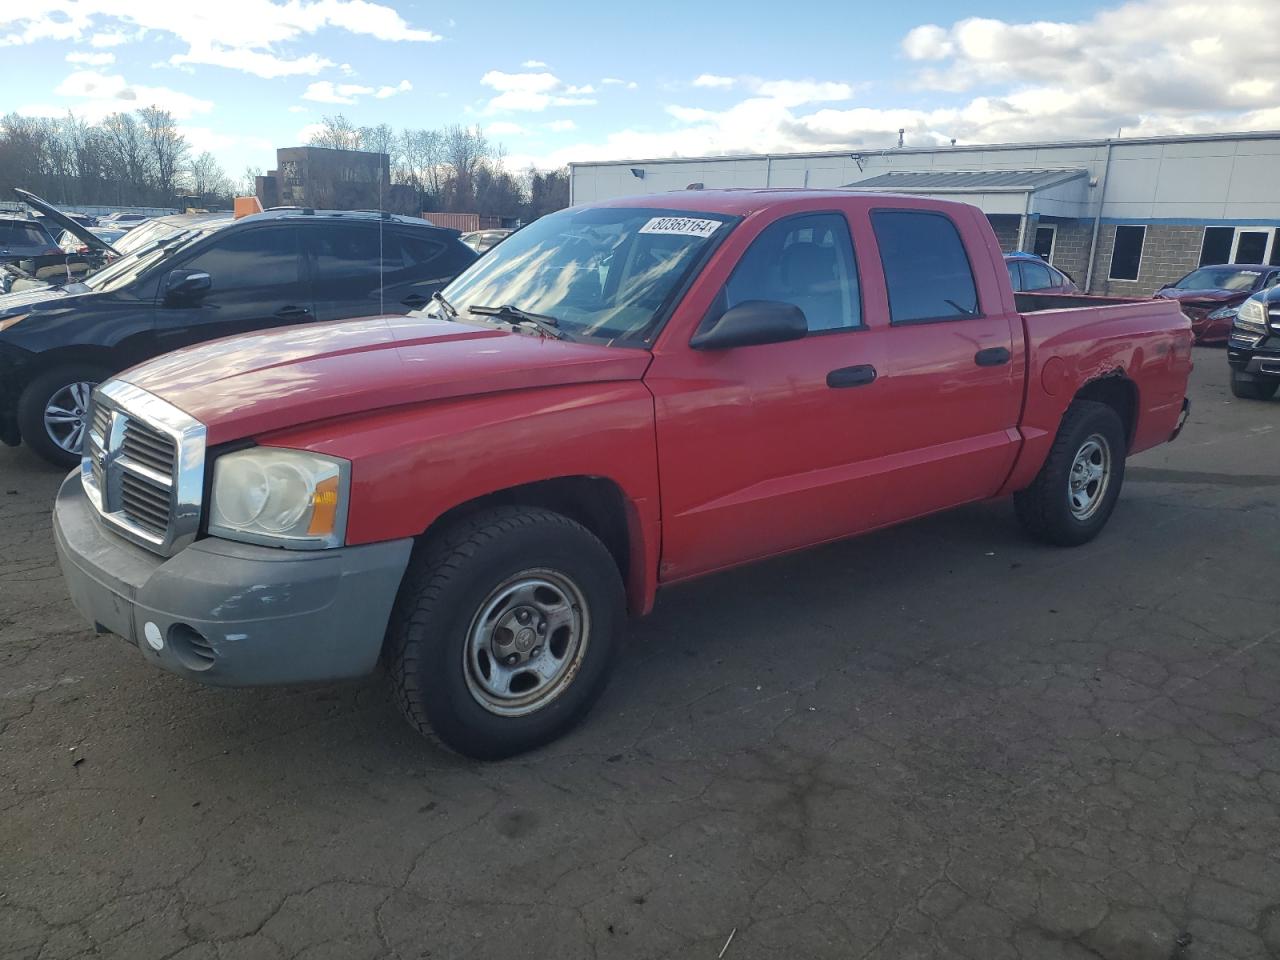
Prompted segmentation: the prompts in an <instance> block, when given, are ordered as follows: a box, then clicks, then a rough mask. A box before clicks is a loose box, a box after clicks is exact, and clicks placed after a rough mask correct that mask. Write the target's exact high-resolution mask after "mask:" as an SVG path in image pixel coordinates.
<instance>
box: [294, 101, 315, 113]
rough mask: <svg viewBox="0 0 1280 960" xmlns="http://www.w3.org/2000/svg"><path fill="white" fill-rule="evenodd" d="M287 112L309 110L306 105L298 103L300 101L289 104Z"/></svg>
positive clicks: (307, 111) (304, 111) (305, 111)
mask: <svg viewBox="0 0 1280 960" xmlns="http://www.w3.org/2000/svg"><path fill="white" fill-rule="evenodd" d="M289 112H290V113H310V112H311V111H309V110H308V109H307V108H306V107H304V106H303V105H302V104H300V103H295V104H294V105H293V106H291V107H290V108H289Z"/></svg>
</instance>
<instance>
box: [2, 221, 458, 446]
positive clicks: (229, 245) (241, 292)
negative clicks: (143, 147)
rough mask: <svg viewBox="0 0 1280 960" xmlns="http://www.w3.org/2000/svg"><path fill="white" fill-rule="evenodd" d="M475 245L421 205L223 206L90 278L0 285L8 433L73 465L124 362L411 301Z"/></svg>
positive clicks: (403, 306)
mask: <svg viewBox="0 0 1280 960" xmlns="http://www.w3.org/2000/svg"><path fill="white" fill-rule="evenodd" d="M379 250H381V251H382V255H381V258H380V257H379ZM475 258H476V255H475V253H474V252H473V251H472V250H470V249H468V248H467V247H465V246H463V245H462V244H461V243H459V242H458V240H457V234H456V233H455V232H453V231H451V230H442V229H440V228H438V227H433V226H431V225H430V224H428V223H427V222H426V221H423V220H418V219H416V218H410V217H392V216H385V217H379V216H378V215H377V214H368V213H336V212H332V213H331V212H325V211H316V212H314V213H313V212H310V211H306V212H299V211H281V212H277V213H263V214H257V215H255V216H251V217H245V218H243V219H241V220H238V221H235V222H234V223H231V224H225V225H224V223H223V221H221V220H210V221H208V222H207V223H205V224H204V225H197V226H196V227H193V228H191V229H188V230H184V231H182V232H180V233H177V234H168V235H164V236H162V237H161V238H160V239H159V240H158V241H156V242H155V243H152V244H150V245H149V246H146V247H144V248H142V249H140V250H135V251H134V252H133V253H131V254H128V255H126V256H124V257H121V258H120V259H119V260H116V261H115V262H113V263H112V264H110V265H109V266H107V267H106V268H105V269H103V270H100V271H99V272H97V273H95V274H93V275H91V276H89V277H88V278H87V279H86V280H85V281H84V282H83V283H76V284H70V285H66V286H63V287H60V288H42V289H35V290H27V291H23V292H21V293H11V294H9V295H8V296H3V297H0V439H2V440H4V442H6V443H9V444H16V443H18V442H25V443H26V444H27V445H28V446H29V447H30V448H31V449H32V450H33V451H35V452H36V453H38V454H39V455H40V456H42V457H44V458H45V459H46V460H49V461H50V462H51V463H57V464H63V465H67V466H70V465H71V464H74V463H76V462H78V461H79V458H80V448H81V440H82V438H83V436H84V432H85V430H86V429H87V427H88V419H87V417H88V401H89V393H90V391H91V390H92V389H93V387H94V385H96V384H97V383H100V382H101V381H103V380H106V379H107V378H108V377H109V376H110V375H111V374H113V373H115V372H116V371H119V370H123V369H124V368H125V367H128V366H132V365H133V364H135V363H138V362H139V361H141V360H145V359H147V358H149V357H154V356H157V355H158V354H161V353H165V352H168V351H170V350H174V349H176V348H178V347H183V346H187V345H190V344H193V343H200V342H201V341H204V340H212V339H214V338H215V337H224V336H227V335H228V334H233V333H244V332H246V331H249V330H258V329H261V328H264V327H281V326H289V325H291V324H297V323H307V322H311V321H315V320H322V321H328V320H341V319H345V318H347V317H358V316H367V315H370V314H376V313H386V312H393V313H394V312H401V313H406V312H408V311H409V310H412V309H415V308H417V307H420V306H422V305H423V304H425V303H427V302H429V300H430V298H431V295H432V294H433V293H435V292H436V291H438V290H439V289H440V288H441V287H443V286H444V285H445V284H446V283H448V282H449V281H450V280H451V279H453V277H455V276H457V274H458V273H460V272H461V271H462V270H463V269H465V268H466V267H467V266H468V265H470V264H471V263H472V262H473V261H474V260H475ZM313 335H314V334H313Z"/></svg>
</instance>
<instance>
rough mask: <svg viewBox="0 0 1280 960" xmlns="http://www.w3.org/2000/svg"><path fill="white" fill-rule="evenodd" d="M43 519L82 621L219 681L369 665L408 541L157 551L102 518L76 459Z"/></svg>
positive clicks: (315, 677)
mask: <svg viewBox="0 0 1280 960" xmlns="http://www.w3.org/2000/svg"><path fill="white" fill-rule="evenodd" d="M53 529H54V540H55V542H56V544H57V549H58V559H59V561H60V562H61V564H62V573H63V576H64V577H65V578H66V581H67V588H68V590H69V591H70V593H71V600H72V602H73V603H74V604H75V605H76V609H78V610H79V611H80V612H81V613H82V614H83V615H84V616H85V618H86V619H87V620H88V621H89V622H90V623H92V624H94V626H95V627H96V628H97V629H99V630H102V631H106V632H110V633H114V634H118V635H119V636H121V637H124V638H125V639H126V640H129V641H131V642H132V643H134V644H135V645H136V646H137V647H138V649H139V650H140V651H141V652H142V655H143V656H144V657H145V658H146V659H147V660H149V661H151V662H152V663H153V664H155V665H156V666H158V667H163V668H164V669H166V670H170V671H172V672H174V673H179V674H182V675H183V676H185V677H189V678H191V679H192V680H199V681H201V682H202V683H210V684H217V685H219V686H255V685H259V684H280V683H308V682H313V681H323V680H336V679H340V678H344V677H356V676H361V675H363V674H366V673H369V672H371V671H372V670H373V669H374V666H375V665H376V664H377V661H378V654H379V652H380V651H381V649H382V638H383V634H384V633H385V631H386V627H387V619H388V617H389V616H390V614H391V606H392V603H393V602H394V600H395V595H396V591H397V589H398V588H399V586H400V579H401V577H402V576H403V574H404V570H405V567H406V565H407V564H408V561H409V552H410V550H411V549H412V546H413V541H412V540H394V541H390V542H387V543H376V544H370V545H367V546H360V547H344V548H340V549H336V550H317V551H312V552H303V551H292V550H280V549H275V548H272V547H260V546H255V545H252V544H247V543H236V542H234V541H231V540H221V539H218V538H213V537H211V538H208V539H205V540H199V541H197V542H196V543H194V544H192V545H191V546H189V547H187V548H186V549H185V550H182V551H181V552H179V553H178V554H176V555H175V556H173V557H169V558H165V557H159V556H156V555H155V554H152V553H150V552H148V551H146V550H143V549H142V548H141V547H136V546H134V545H133V544H131V543H128V542H126V541H125V540H122V539H121V538H120V537H118V536H116V535H114V534H112V533H110V532H108V531H107V530H104V529H103V528H102V526H101V524H100V523H99V521H98V518H97V515H96V513H95V511H94V510H93V507H92V506H91V505H90V503H89V500H88V498H87V497H86V496H85V494H84V490H83V489H82V488H81V486H80V475H79V471H78V470H77V471H75V472H73V473H72V474H71V475H70V476H68V477H67V479H66V480H65V481H63V484H62V489H61V490H59V491H58V500H57V504H56V506H55V508H54V514H53ZM149 624H150V625H154V626H148V625H149ZM157 638H159V640H160V641H161V642H162V643H161V646H160V649H156V646H155V643H154V641H155V640H156V639H157Z"/></svg>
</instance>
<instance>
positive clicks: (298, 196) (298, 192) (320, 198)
mask: <svg viewBox="0 0 1280 960" xmlns="http://www.w3.org/2000/svg"><path fill="white" fill-rule="evenodd" d="M254 186H255V188H256V191H257V194H258V199H259V200H261V201H262V205H263V206H264V207H311V208H313V209H319V210H387V211H389V212H391V213H406V214H412V215H415V216H416V215H417V213H418V210H417V209H416V208H417V205H418V203H417V194H416V193H415V191H414V190H413V188H412V187H407V186H405V185H403V184H393V183H392V182H391V158H390V157H389V156H388V155H387V154H385V153H373V152H370V151H367V150H332V149H330V148H328V147H282V148H280V149H279V150H277V151H276V169H274V170H268V171H267V173H266V175H265V176H261V177H258V178H257V181H256V183H255V185H254Z"/></svg>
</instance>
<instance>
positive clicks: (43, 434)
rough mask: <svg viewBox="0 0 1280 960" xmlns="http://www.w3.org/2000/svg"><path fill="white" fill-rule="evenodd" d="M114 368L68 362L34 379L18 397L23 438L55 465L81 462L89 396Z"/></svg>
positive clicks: (65, 466)
mask: <svg viewBox="0 0 1280 960" xmlns="http://www.w3.org/2000/svg"><path fill="white" fill-rule="evenodd" d="M110 376H111V372H110V371H109V370H107V369H106V368H104V367H100V366H98V365H97V364H92V363H68V364H65V365H63V366H60V367H54V368H53V369H52V370H46V371H45V372H44V373H42V374H40V375H39V376H37V377H35V378H34V379H32V381H31V382H30V383H29V384H27V386H26V388H25V389H24V390H23V391H22V395H21V396H20V397H19V398H18V430H19V431H20V432H21V434H22V442H23V443H25V444H26V445H27V446H28V447H30V448H31V450H32V452H33V453H35V454H37V455H38V456H39V457H41V458H42V459H44V460H47V461H48V462H49V463H52V464H53V465H54V466H57V467H62V468H64V469H69V468H71V467H74V466H75V465H76V464H78V463H79V462H80V449H81V446H82V445H83V443H84V437H85V435H86V434H87V433H88V432H89V397H90V394H92V393H93V388H94V387H96V386H97V385H98V384H100V383H102V382H103V381H104V380H106V379H107V378H108V377H110Z"/></svg>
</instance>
